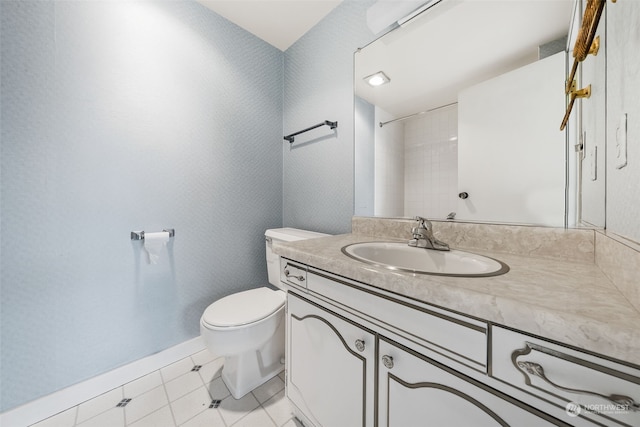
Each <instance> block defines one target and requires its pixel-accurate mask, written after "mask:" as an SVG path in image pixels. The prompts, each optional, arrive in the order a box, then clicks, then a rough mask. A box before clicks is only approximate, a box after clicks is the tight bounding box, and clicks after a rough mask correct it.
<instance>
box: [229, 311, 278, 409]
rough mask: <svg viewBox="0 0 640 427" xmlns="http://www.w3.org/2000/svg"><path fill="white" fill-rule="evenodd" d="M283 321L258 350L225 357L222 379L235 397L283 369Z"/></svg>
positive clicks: (238, 397) (247, 391)
mask: <svg viewBox="0 0 640 427" xmlns="http://www.w3.org/2000/svg"><path fill="white" fill-rule="evenodd" d="M284 324H285V322H284V321H281V322H280V325H278V329H277V330H276V333H275V334H274V335H273V337H272V339H270V340H269V341H267V342H266V343H265V344H264V345H263V346H262V347H261V348H259V349H258V350H255V349H254V350H250V351H247V352H245V353H241V354H238V355H234V356H229V357H225V360H224V366H223V367H222V374H221V376H222V381H224V383H225V385H226V386H227V388H228V389H229V391H230V392H231V395H232V396H233V397H234V398H235V399H240V398H241V397H243V396H245V395H246V394H247V393H249V392H250V391H252V390H254V389H255V388H257V387H259V386H261V385H262V384H264V383H266V382H267V381H269V380H270V379H271V378H273V377H275V376H276V375H278V374H279V373H280V372H282V371H283V370H284V364H283V363H282V360H284V340H285V337H284Z"/></svg>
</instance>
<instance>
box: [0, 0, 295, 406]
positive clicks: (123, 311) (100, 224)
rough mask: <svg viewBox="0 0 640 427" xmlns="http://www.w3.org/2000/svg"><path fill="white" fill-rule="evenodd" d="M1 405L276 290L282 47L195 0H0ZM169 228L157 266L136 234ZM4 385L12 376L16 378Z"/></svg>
mask: <svg viewBox="0 0 640 427" xmlns="http://www.w3.org/2000/svg"><path fill="white" fill-rule="evenodd" d="M0 12H1V15H0V17H1V19H0V26H1V27H0V28H1V34H0V40H1V51H0V53H1V55H2V63H1V102H2V104H1V108H2V120H1V123H0V125H1V138H2V147H1V163H0V166H1V174H2V181H1V182H2V188H1V191H2V193H1V203H2V216H1V222H0V225H1V232H2V234H1V251H2V258H1V266H0V268H1V269H0V273H1V325H2V326H1V328H2V330H1V332H2V350H1V375H0V383H2V396H1V399H2V402H1V407H0V410H2V411H4V410H7V409H9V408H12V407H14V406H16V405H19V404H21V403H24V402H26V401H29V400H33V399H35V398H37V397H40V396H42V395H45V394H47V393H51V392H53V391H55V390H58V389H60V388H63V387H66V386H69V385H71V384H73V383H76V382H79V381H82V380H84V379H86V378H89V377H92V376H95V375H97V374H99V373H102V372H105V371H108V370H110V369H113V368H115V367H118V366H121V365H123V364H126V363H129V362H131V361H134V360H137V359H140V358H142V357H144V356H148V355H150V354H153V353H155V352H158V351H160V350H163V349H166V348H168V347H170V346H172V345H175V344H178V343H181V342H184V341H186V340H188V339H191V338H193V337H196V336H198V335H199V318H200V316H201V314H202V312H203V311H204V309H205V308H206V306H207V305H209V304H211V303H212V302H213V301H215V300H217V299H219V298H221V297H223V296H225V295H228V294H230V293H233V292H237V291H240V290H244V289H248V288H253V287H257V286H259V285H263V284H266V283H267V276H266V263H265V252H264V251H265V250H264V247H265V246H264V237H263V236H264V231H265V229H267V228H273V227H280V226H282V134H281V132H282V87H283V69H282V57H283V54H282V52H280V51H279V50H277V49H275V48H273V47H272V46H270V45H269V44H267V43H265V42H263V41H262V40H259V39H258V38H256V37H254V36H253V35H251V34H249V33H248V32H246V31H244V30H241V29H240V28H239V27H236V26H235V25H233V24H231V23H230V22H228V21H226V20H224V19H222V18H221V17H219V16H217V15H215V14H213V13H211V12H210V11H208V10H207V9H205V8H204V7H202V6H200V5H199V4H197V3H195V2H189V1H155V2H147V1H133V2H129V1H117V2H111V1H90V2H80V1H6V0H3V1H2V6H1V9H0ZM163 228H174V229H175V233H176V234H175V237H174V238H173V239H172V240H171V241H170V242H169V244H168V246H167V248H166V251H164V252H163V254H162V256H161V258H160V261H159V263H158V264H157V265H150V264H148V263H147V259H146V253H145V252H144V250H143V248H142V243H141V242H134V241H132V240H130V232H131V231H134V230H145V231H147V232H154V231H161V230H162V229H163ZM9 385H10V386H9Z"/></svg>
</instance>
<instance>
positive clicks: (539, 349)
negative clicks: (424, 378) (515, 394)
mask: <svg viewBox="0 0 640 427" xmlns="http://www.w3.org/2000/svg"><path fill="white" fill-rule="evenodd" d="M491 341H492V345H491V354H492V356H491V369H490V375H491V376H492V377H494V378H496V379H498V380H501V381H503V382H506V383H508V384H509V385H511V386H513V387H517V388H519V389H521V390H523V391H525V392H527V393H528V394H530V395H531V396H532V399H534V400H535V399H544V400H545V401H547V402H550V403H551V404H553V405H554V406H556V407H557V408H558V411H557V412H558V413H557V414H552V415H555V416H556V417H558V418H560V419H562V420H563V421H566V422H569V423H571V424H581V421H584V420H591V421H593V422H595V423H597V424H600V423H602V424H604V425H622V426H640V405H639V404H640V369H638V368H637V367H631V366H627V365H624V364H621V363H616V362H613V361H610V360H607V359H604V358H601V357H598V356H595V355H592V354H588V353H583V352H581V351H577V350H573V349H570V348H567V347H564V346H561V345H558V344H554V343H551V342H547V341H545V340H542V339H539V338H534V337H531V336H528V335H526V334H522V333H518V332H514V331H511V330H509V329H506V328H502V327H498V326H494V327H492V328H491ZM577 405H580V407H579V408H578V406H577ZM572 411H575V412H573V413H572ZM576 412H577V413H578V414H576ZM571 420H574V421H573V422H572V421H571ZM602 424H601V425H602Z"/></svg>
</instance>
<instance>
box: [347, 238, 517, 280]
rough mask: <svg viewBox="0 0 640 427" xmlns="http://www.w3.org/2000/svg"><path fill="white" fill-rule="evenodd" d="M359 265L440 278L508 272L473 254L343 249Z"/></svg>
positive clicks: (401, 246)
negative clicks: (359, 263)
mask: <svg viewBox="0 0 640 427" xmlns="http://www.w3.org/2000/svg"><path fill="white" fill-rule="evenodd" d="M342 252H343V253H344V254H345V255H347V256H349V257H351V258H354V259H356V260H358V261H362V262H365V263H368V264H372V265H376V266H378V267H384V268H388V269H391V270H401V271H409V272H412V273H420V274H434V275H439V276H464V277H484V276H497V275H500V274H504V273H506V272H507V271H509V266H508V265H506V264H505V263H503V262H501V261H498V260H496V259H493V258H489V257H486V256H482V255H477V254H473V253H470V252H464V251H458V250H453V249H452V250H450V251H436V250H433V249H424V248H416V247H412V246H409V245H407V244H406V243H395V242H394V243H392V242H365V243H354V244H352V245H348V246H345V247H343V248H342Z"/></svg>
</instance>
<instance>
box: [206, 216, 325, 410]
mask: <svg viewBox="0 0 640 427" xmlns="http://www.w3.org/2000/svg"><path fill="white" fill-rule="evenodd" d="M265 236H266V255H267V270H268V276H269V283H271V284H273V285H275V286H276V287H278V288H281V284H280V257H279V256H278V255H275V254H274V253H273V252H272V251H271V245H272V243H273V241H296V240H303V239H310V238H316V237H322V236H326V234H321V233H315V232H312V231H305V230H298V229H295V228H279V229H272V230H267V231H266V233H265ZM285 300H286V292H285V291H284V290H280V289H278V290H275V289H271V288H268V287H266V286H262V287H259V288H255V289H250V290H247V291H242V292H238V293H235V294H232V295H228V296H226V297H224V298H221V299H219V300H218V301H216V302H214V303H213V304H211V305H210V306H209V307H207V308H206V310H205V311H204V313H203V314H202V317H201V318H200V335H201V336H202V338H203V340H204V342H205V345H206V346H207V348H208V349H209V351H210V352H211V353H213V354H214V355H215V356H216V357H220V356H221V357H224V358H225V360H224V365H223V367H222V380H223V381H224V383H225V384H226V386H227V388H228V389H229V391H230V392H231V395H232V396H233V397H234V398H236V399H240V398H241V397H242V396H244V395H245V394H247V393H249V392H250V391H251V390H253V389H255V388H256V387H258V386H260V385H261V384H264V383H265V382H267V381H268V380H270V379H271V378H273V377H274V376H276V375H278V374H279V373H280V372H282V370H283V369H284V363H283V362H284V348H285V319H284V306H285Z"/></svg>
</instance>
